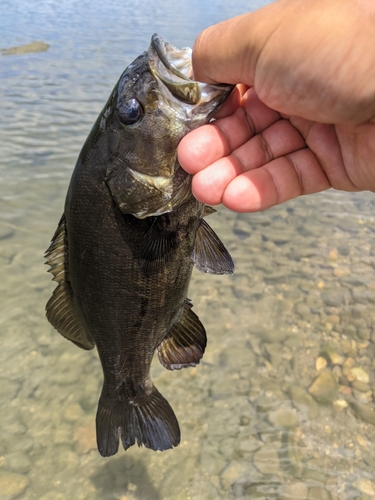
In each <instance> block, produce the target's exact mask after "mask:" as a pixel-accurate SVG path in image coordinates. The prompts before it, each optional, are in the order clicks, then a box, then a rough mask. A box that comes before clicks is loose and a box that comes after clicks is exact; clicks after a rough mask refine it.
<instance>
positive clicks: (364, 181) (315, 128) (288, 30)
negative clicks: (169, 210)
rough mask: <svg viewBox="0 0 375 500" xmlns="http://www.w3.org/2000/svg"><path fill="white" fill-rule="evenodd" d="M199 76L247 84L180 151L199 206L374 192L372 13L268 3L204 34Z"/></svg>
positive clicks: (347, 5)
mask: <svg viewBox="0 0 375 500" xmlns="http://www.w3.org/2000/svg"><path fill="white" fill-rule="evenodd" d="M332 20H336V21H337V22H336V23H333V22H332ZM328 21H329V22H328ZM349 28H350V29H349ZM344 33H345V36H344ZM193 70H194V77H195V78H196V79H198V80H203V81H208V82H215V81H216V82H218V81H223V82H224V81H225V82H226V83H236V82H238V81H242V82H244V83H245V84H246V86H244V85H239V86H238V87H237V89H236V91H235V92H234V93H233V96H232V97H231V99H230V100H229V101H228V102H227V103H226V105H225V106H224V107H223V108H222V110H220V112H219V114H218V116H220V118H219V119H217V120H216V121H215V122H214V123H213V124H209V125H206V126H203V127H201V128H199V129H198V130H195V131H193V132H191V133H190V134H188V135H187V136H186V137H185V138H184V139H182V141H181V143H180V145H179V150H178V154H179V160H180V163H181V165H182V166H183V167H184V168H185V169H186V170H187V171H188V172H189V173H192V174H193V175H194V178H193V185H192V188H193V193H194V194H195V196H196V197H197V198H198V199H199V200H201V201H202V202H204V203H207V204H219V203H221V202H222V203H223V204H224V205H226V206H227V207H228V208H230V209H232V210H235V211H239V212H252V211H256V210H263V209H265V208H268V207H271V206H273V205H276V204H278V203H282V202H284V201H287V200H289V199H291V198H294V197H296V196H299V195H301V194H310V193H314V192H317V191H322V190H324V189H328V188H330V187H333V188H335V189H341V190H346V191H359V190H365V189H367V190H371V191H375V5H373V4H371V3H370V2H367V0H361V1H360V0H359V1H357V2H352V1H351V0H340V1H337V0H331V1H329V0H316V1H314V2H303V1H298V0H283V1H280V2H277V3H275V4H271V5H269V6H267V7H265V8H263V9H260V10H259V11H257V12H254V13H251V14H246V15H244V16H240V17H238V18H233V19H231V20H229V21H226V22H224V23H221V24H219V25H216V26H213V27H211V28H209V29H208V30H206V31H205V32H203V33H202V35H201V36H200V37H199V38H198V39H197V42H196V44H195V46H194V49H193ZM249 87H250V88H249ZM276 110H277V111H276Z"/></svg>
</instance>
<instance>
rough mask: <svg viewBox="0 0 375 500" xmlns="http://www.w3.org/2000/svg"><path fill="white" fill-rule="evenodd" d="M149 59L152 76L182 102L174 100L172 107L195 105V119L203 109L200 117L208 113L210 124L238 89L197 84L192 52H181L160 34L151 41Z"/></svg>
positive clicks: (207, 118)
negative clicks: (230, 95)
mask: <svg viewBox="0 0 375 500" xmlns="http://www.w3.org/2000/svg"><path fill="white" fill-rule="evenodd" d="M148 56H149V61H150V68H151V71H152V73H153V74H154V76H155V77H156V78H157V79H158V80H159V81H161V82H162V84H163V85H164V86H165V88H166V89H168V91H169V92H170V94H171V95H172V96H173V97H174V98H175V99H177V101H178V102H177V103H176V102H175V101H173V99H172V100H171V101H172V102H171V104H172V105H173V104H177V105H178V106H181V102H183V103H185V104H187V105H191V106H192V108H190V109H189V108H188V111H190V114H191V118H193V117H195V115H197V114H198V107H199V114H200V115H202V114H204V113H205V120H204V121H205V122H207V121H208V120H209V119H210V118H211V117H212V116H213V115H214V114H215V112H216V111H217V109H218V108H219V106H220V105H221V104H222V103H223V101H224V100H225V99H226V98H227V97H228V95H229V94H230V92H231V91H232V89H233V88H234V85H229V84H225V83H224V84H208V83H202V82H197V81H195V80H193V68H192V60H191V56H192V49H191V48H189V47H184V48H182V49H179V48H177V47H175V46H174V45H172V44H170V43H168V42H166V41H165V40H164V39H163V38H162V37H161V36H159V35H158V34H157V33H155V34H154V35H153V36H152V37H151V45H150V48H149V51H148ZM194 128H196V125H195V127H194Z"/></svg>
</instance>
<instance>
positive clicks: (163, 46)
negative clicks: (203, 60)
mask: <svg viewBox="0 0 375 500" xmlns="http://www.w3.org/2000/svg"><path fill="white" fill-rule="evenodd" d="M151 47H153V48H154V49H155V51H156V53H157V54H158V56H159V58H160V60H161V62H162V63H163V64H164V66H165V67H166V69H168V70H169V71H170V72H171V73H173V74H174V75H176V76H178V77H179V78H182V79H183V80H187V81H193V80H192V79H191V78H190V77H189V75H190V74H192V66H191V54H192V50H191V48H190V47H184V48H182V49H179V48H177V47H175V46H174V45H172V44H171V43H168V42H166V41H165V40H164V39H163V38H162V37H161V36H159V35H158V34H157V33H154V34H153V35H152V37H151ZM183 52H184V53H185V57H186V56H187V57H186V62H185V64H184V65H183V66H181V70H184V71H180V70H179V69H178V68H177V66H175V65H174V64H172V63H171V61H170V60H169V59H168V57H167V55H169V56H170V57H171V59H172V60H173V58H176V56H177V55H178V54H181V53H183ZM185 73H186V74H185Z"/></svg>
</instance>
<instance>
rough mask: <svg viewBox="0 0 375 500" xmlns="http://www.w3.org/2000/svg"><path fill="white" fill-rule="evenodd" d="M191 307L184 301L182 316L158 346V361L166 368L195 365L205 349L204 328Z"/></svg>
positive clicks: (173, 368) (188, 302) (176, 368)
mask: <svg viewBox="0 0 375 500" xmlns="http://www.w3.org/2000/svg"><path fill="white" fill-rule="evenodd" d="M191 307H192V304H191V302H190V301H186V303H185V307H184V312H183V315H182V318H181V319H180V321H179V322H178V323H177V324H176V325H173V327H172V328H171V329H170V331H169V332H168V334H167V336H166V337H165V339H164V340H163V342H162V343H161V344H160V345H159V347H158V357H159V361H160V363H161V364H162V365H163V366H164V367H165V368H167V369H168V370H180V369H181V368H186V367H189V366H196V365H197V364H198V363H199V361H200V359H201V357H202V356H203V353H204V351H205V348H206V345H207V338H206V330H205V329H204V326H203V325H202V323H201V322H200V320H199V318H198V316H197V315H196V314H195V313H194V312H193V311H192V309H191Z"/></svg>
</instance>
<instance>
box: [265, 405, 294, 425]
mask: <svg viewBox="0 0 375 500" xmlns="http://www.w3.org/2000/svg"><path fill="white" fill-rule="evenodd" d="M268 420H269V421H270V422H271V424H272V425H274V426H275V427H280V428H283V429H294V428H295V427H297V426H298V418H297V415H296V411H295V410H291V409H289V408H279V409H277V410H274V411H271V412H270V413H269V414H268Z"/></svg>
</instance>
